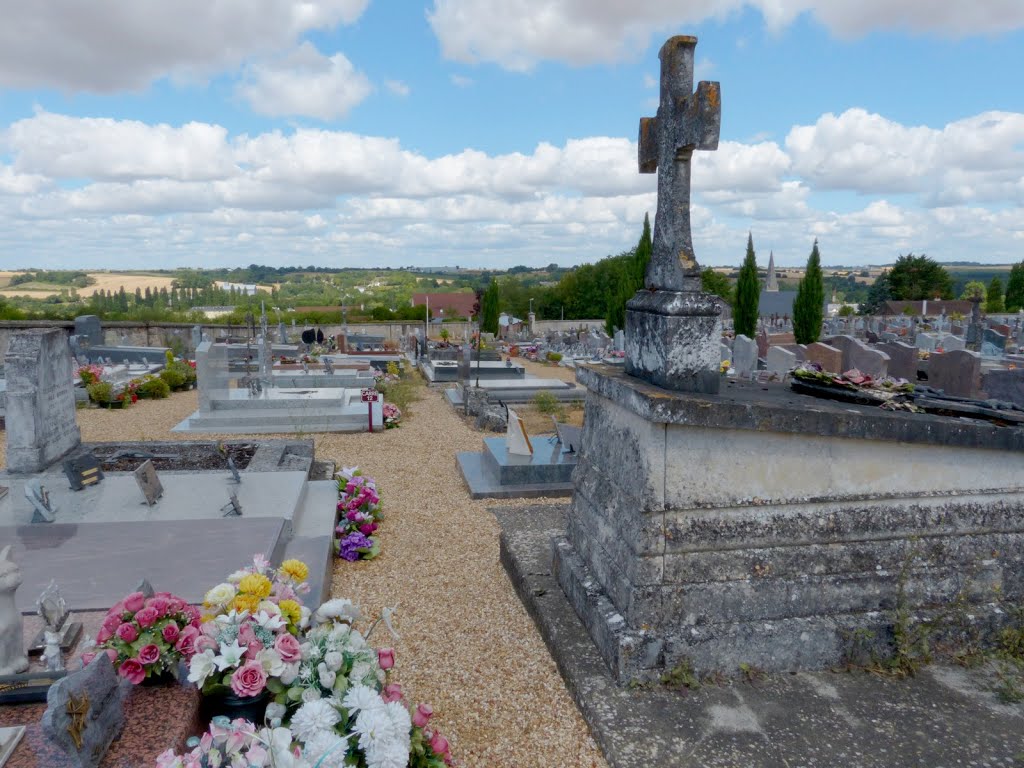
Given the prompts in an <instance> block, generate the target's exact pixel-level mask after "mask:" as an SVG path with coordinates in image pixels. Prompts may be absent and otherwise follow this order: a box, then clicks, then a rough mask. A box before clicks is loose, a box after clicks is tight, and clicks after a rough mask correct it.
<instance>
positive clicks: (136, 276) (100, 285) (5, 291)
mask: <svg viewBox="0 0 1024 768" xmlns="http://www.w3.org/2000/svg"><path fill="white" fill-rule="evenodd" d="M17 274H20V273H19V272H0V286H2V288H0V296H7V297H11V296H28V297H30V298H36V299H40V298H44V297H46V296H49V295H50V294H52V293H60V292H61V289H62V288H67V287H68V286H66V285H51V284H48V283H25V284H23V285H18V286H15V287H14V288H8V287H7V286H8V285H10V282H11V278H12V277H13V276H14V275H17ZM89 276H90V277H91V278H93V279H94V280H95V281H96V282H95V283H94V284H93V285H90V286H89V287H88V288H79V289H78V294H79V295H80V296H92V295H93V294H94V293H95V292H96V291H113V292H115V293H116V292H117V291H118V290H119V289H120V288H121V286H122V285H123V286H124V289H125V291H126V292H127V293H135V289H136V288H138V289H139V290H141V291H142V292H143V293H145V292H146V288H149V290H150V291H159V290H160V289H161V288H168V289H170V287H171V283H173V282H174V278H172V277H168V276H167V275H147V274H144V273H133V272H90V273H89Z"/></svg>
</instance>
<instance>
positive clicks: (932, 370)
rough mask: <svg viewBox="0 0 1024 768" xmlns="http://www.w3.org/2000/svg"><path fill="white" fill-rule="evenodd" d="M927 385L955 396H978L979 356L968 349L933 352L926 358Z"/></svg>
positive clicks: (979, 380)
mask: <svg viewBox="0 0 1024 768" xmlns="http://www.w3.org/2000/svg"><path fill="white" fill-rule="evenodd" d="M928 386H930V387H933V388H934V389H941V390H942V391H943V392H945V393H946V394H947V395H954V396H956V397H978V395H979V393H980V391H981V356H980V355H978V353H977V352H970V351H968V350H963V351H956V352H946V353H944V354H941V355H938V354H933V355H932V356H931V357H930V358H928Z"/></svg>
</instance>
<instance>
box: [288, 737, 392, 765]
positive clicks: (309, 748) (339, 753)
mask: <svg viewBox="0 0 1024 768" xmlns="http://www.w3.org/2000/svg"><path fill="white" fill-rule="evenodd" d="M347 754H348V742H347V741H346V740H345V739H343V738H341V737H340V736H339V735H338V734H337V733H335V732H334V731H320V732H319V733H315V734H313V736H312V737H311V738H309V739H307V740H306V745H305V747H303V749H302V755H303V757H305V758H306V759H307V760H308V761H310V762H311V763H313V765H316V766H318V768H344V765H345V756H346V755H347ZM403 768H404V767H403Z"/></svg>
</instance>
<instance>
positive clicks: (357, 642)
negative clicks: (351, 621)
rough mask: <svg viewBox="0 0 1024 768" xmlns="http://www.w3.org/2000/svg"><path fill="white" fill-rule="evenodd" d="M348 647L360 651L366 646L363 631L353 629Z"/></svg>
mask: <svg viewBox="0 0 1024 768" xmlns="http://www.w3.org/2000/svg"><path fill="white" fill-rule="evenodd" d="M348 647H349V648H351V649H352V650H353V651H358V650H361V649H363V648H365V647H366V638H364V637H363V635H362V633H360V632H358V631H357V630H354V629H353V630H352V632H351V633H349V637H348Z"/></svg>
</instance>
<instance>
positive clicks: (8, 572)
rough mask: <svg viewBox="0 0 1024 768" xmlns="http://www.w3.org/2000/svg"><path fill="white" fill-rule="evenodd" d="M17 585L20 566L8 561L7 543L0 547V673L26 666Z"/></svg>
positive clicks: (25, 667)
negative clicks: (16, 596)
mask: <svg viewBox="0 0 1024 768" xmlns="http://www.w3.org/2000/svg"><path fill="white" fill-rule="evenodd" d="M20 585H21V569H20V568H18V565H17V563H15V562H12V561H11V546H10V545H7V546H6V547H4V548H3V550H0V675H16V674H18V673H20V672H24V671H25V670H26V669H28V656H26V655H25V647H24V641H23V638H22V622H21V613H20V612H19V611H18V608H17V606H16V605H15V603H14V594H15V592H17V591H18V587H19V586H20Z"/></svg>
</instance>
